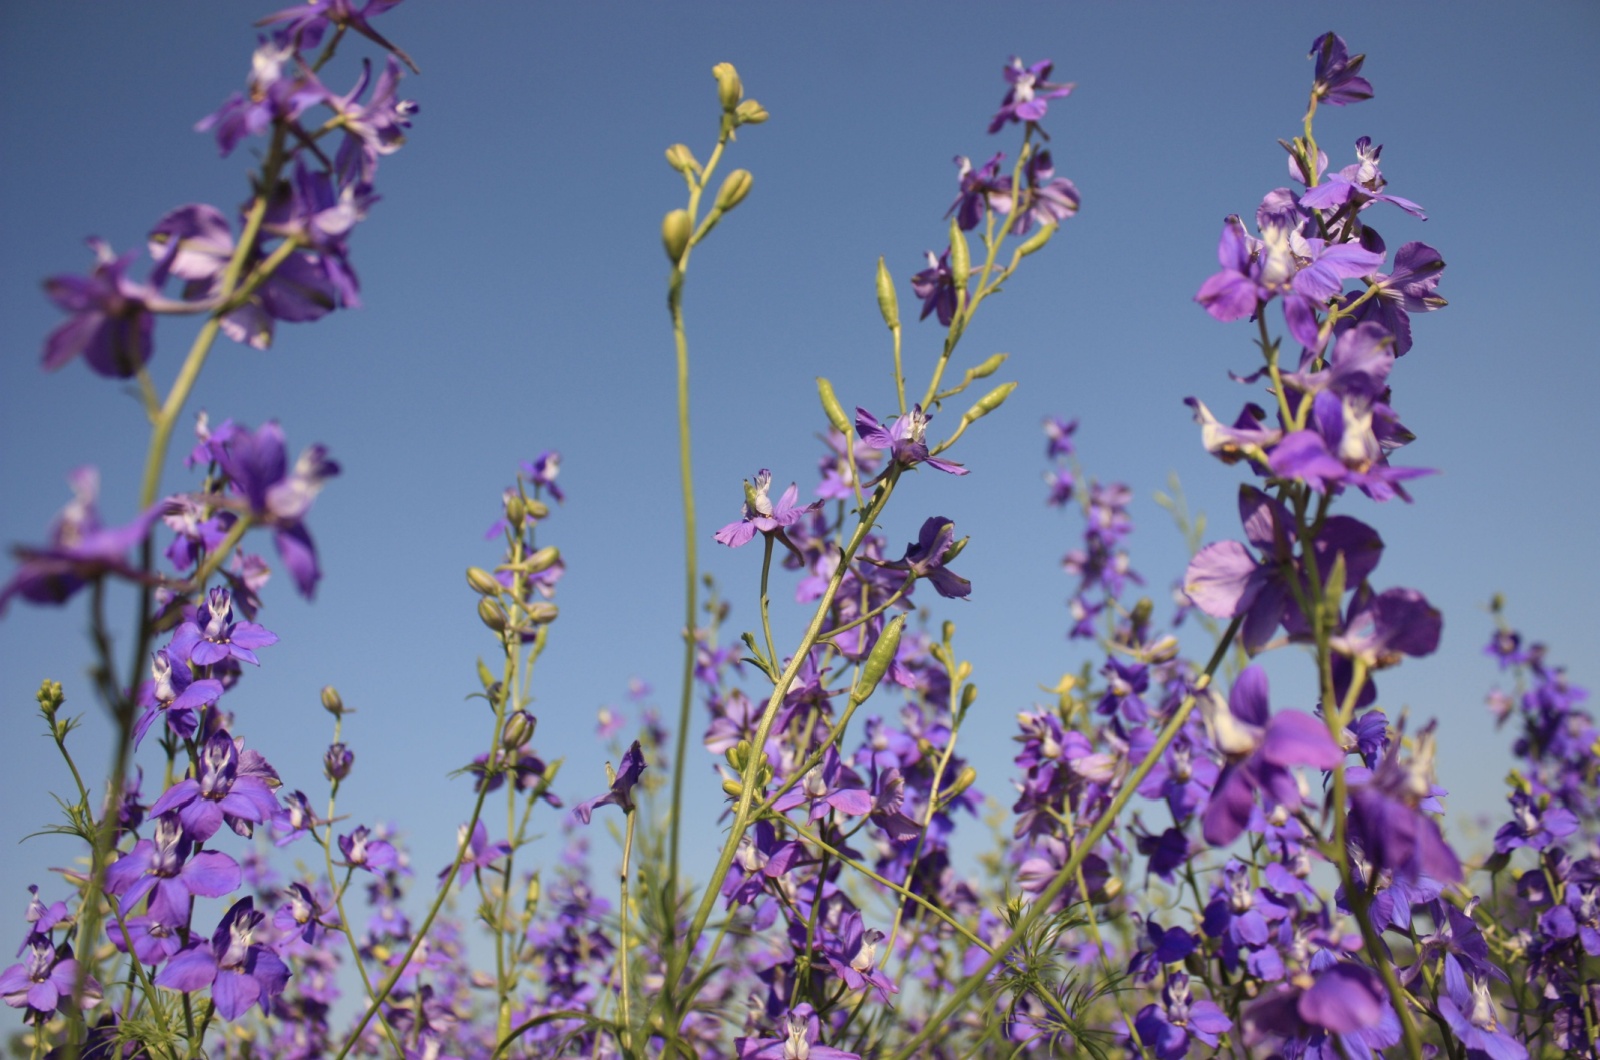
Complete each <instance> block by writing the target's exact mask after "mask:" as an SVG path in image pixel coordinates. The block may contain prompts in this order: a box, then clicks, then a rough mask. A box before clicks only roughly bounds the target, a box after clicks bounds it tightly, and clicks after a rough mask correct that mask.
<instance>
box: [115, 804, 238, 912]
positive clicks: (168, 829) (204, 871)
mask: <svg viewBox="0 0 1600 1060" xmlns="http://www.w3.org/2000/svg"><path fill="white" fill-rule="evenodd" d="M193 847H194V844H193V842H192V841H191V839H190V837H189V836H188V835H187V834H186V833H185V831H184V828H183V823H182V821H180V820H179V819H178V815H177V814H176V813H165V814H162V815H161V816H159V817H157V818H156V821H155V828H154V830H153V833H152V835H151V838H149V839H141V840H139V842H137V843H135V844H134V846H133V849H132V850H130V851H128V852H127V853H126V854H124V855H122V856H121V857H120V858H118V859H117V860H116V861H114V862H112V863H111V866H110V868H108V869H106V892H107V893H108V894H112V895H115V896H117V898H119V899H120V900H121V904H122V908H125V909H131V908H132V907H133V906H134V904H135V903H137V902H138V901H139V899H141V898H143V897H144V896H145V895H147V894H149V893H150V892H151V891H155V892H156V896H157V898H159V900H160V901H162V902H164V903H165V904H166V906H167V908H169V909H186V908H188V903H189V899H190V898H191V897H194V896H196V895H198V896H200V897H202V898H221V897H222V896H223V895H225V894H228V893H229V892H231V891H235V890H237V889H238V888H239V884H240V883H241V882H242V881H243V874H242V873H241V871H240V869H239V863H238V862H237V861H234V860H233V859H232V858H230V857H229V856H228V855H226V854H224V853H222V852H221V851H218V850H202V851H201V852H200V853H198V854H195V855H194V856H193V857H190V856H189V852H190V851H191V850H192V849H193Z"/></svg>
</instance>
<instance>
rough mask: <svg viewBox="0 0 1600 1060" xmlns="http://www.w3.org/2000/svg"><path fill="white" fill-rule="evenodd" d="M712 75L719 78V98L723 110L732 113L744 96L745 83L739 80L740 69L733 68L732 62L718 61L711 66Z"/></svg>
mask: <svg viewBox="0 0 1600 1060" xmlns="http://www.w3.org/2000/svg"><path fill="white" fill-rule="evenodd" d="M711 76H712V77H715V78H716V79H717V100H718V101H719V102H720V103H721V104H722V109H723V110H725V111H727V112H728V113H729V114H732V113H733V112H734V110H736V109H737V108H738V106H739V101H740V100H741V99H743V98H744V84H743V82H741V81H740V80H739V71H737V70H735V69H734V68H733V64H732V63H718V64H717V65H715V66H713V67H712V68H711Z"/></svg>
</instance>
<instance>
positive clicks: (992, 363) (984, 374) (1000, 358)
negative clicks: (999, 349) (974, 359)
mask: <svg viewBox="0 0 1600 1060" xmlns="http://www.w3.org/2000/svg"><path fill="white" fill-rule="evenodd" d="M1010 356H1011V355H1010V354H1009V353H997V354H995V355H994V356H993V357H990V358H989V359H988V360H987V361H984V362H983V363H982V364H980V365H978V367H976V368H973V369H970V370H969V371H968V372H967V375H969V376H971V377H972V378H973V379H987V378H989V377H990V376H991V375H994V374H995V373H996V372H998V371H999V370H1000V366H1001V365H1002V364H1005V363H1006V358H1007V357H1010Z"/></svg>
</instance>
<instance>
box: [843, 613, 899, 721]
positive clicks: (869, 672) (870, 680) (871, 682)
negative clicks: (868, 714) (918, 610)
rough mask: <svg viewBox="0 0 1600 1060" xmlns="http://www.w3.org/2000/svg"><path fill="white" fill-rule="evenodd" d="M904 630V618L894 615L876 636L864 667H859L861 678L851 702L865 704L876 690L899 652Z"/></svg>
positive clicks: (852, 694)
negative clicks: (901, 635)
mask: <svg viewBox="0 0 1600 1060" xmlns="http://www.w3.org/2000/svg"><path fill="white" fill-rule="evenodd" d="M905 628H906V616H905V615H896V616H894V617H893V618H891V619H890V620H889V623H888V624H887V625H886V626H884V627H883V632H882V633H880V634H878V642H877V643H876V644H874V645H873V646H872V650H871V651H870V652H868V653H867V662H866V665H864V666H863V667H861V678H860V680H858V681H857V682H856V687H855V689H854V690H852V691H851V693H850V698H851V699H852V700H853V701H855V702H857V703H865V702H866V701H867V697H869V696H871V695H872V693H873V692H874V691H875V690H876V689H877V687H878V682H879V681H882V680H883V675H884V674H886V673H888V672H889V664H890V663H892V662H894V655H895V652H897V651H899V650H900V634H901V633H902V632H904V631H905Z"/></svg>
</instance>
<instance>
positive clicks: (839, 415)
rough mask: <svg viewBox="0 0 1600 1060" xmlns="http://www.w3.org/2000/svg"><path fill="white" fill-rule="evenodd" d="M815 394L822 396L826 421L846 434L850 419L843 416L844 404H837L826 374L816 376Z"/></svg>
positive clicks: (837, 399) (848, 430) (848, 431)
mask: <svg viewBox="0 0 1600 1060" xmlns="http://www.w3.org/2000/svg"><path fill="white" fill-rule="evenodd" d="M817 396H818V397H820V398H822V411H823V412H824V413H826V414H827V417H828V422H829V423H831V424H833V429H834V430H836V431H838V432H839V433H840V434H843V435H846V436H848V435H849V434H850V421H849V419H847V418H846V417H845V414H844V406H843V405H841V404H839V398H838V396H837V395H836V394H834V392H833V384H832V383H830V382H828V379H827V377H826V376H821V375H819V376H817Z"/></svg>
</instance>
